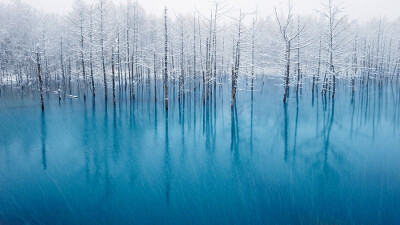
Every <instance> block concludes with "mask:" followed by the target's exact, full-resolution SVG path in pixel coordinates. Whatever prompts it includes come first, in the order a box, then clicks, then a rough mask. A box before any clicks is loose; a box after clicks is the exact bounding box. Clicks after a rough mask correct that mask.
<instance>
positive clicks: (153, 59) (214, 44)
mask: <svg viewBox="0 0 400 225" xmlns="http://www.w3.org/2000/svg"><path fill="white" fill-rule="evenodd" d="M294 7H295V6H294V5H293V2H292V1H287V2H285V3H284V4H282V5H281V6H279V7H274V6H273V5H271V11H270V12H257V11H255V12H243V11H241V10H240V9H231V8H229V7H227V6H226V4H225V3H222V2H220V3H218V2H217V3H216V4H215V5H214V7H212V8H210V10H209V12H208V13H204V12H198V11H194V12H189V13H188V14H185V15H182V14H179V15H178V14H175V13H174V12H173V11H172V10H168V8H167V7H166V8H165V10H164V12H162V13H163V16H160V17H155V16H149V15H147V14H146V12H145V10H144V9H143V8H142V7H141V6H140V3H138V2H133V1H129V0H128V1H127V2H126V3H125V4H120V5H116V4H114V3H113V2H112V1H109V0H96V1H94V2H93V4H86V3H85V2H84V1H83V0H76V1H75V2H74V4H73V8H72V10H71V11H70V12H69V13H67V14H66V15H54V14H46V13H42V12H39V11H37V10H34V9H33V8H32V7H30V6H29V5H26V4H23V3H21V2H20V1H18V0H16V1H13V2H12V3H11V4H7V5H4V4H3V5H1V4H0V75H1V76H0V77H1V81H0V82H1V84H3V85H4V84H8V85H14V86H19V87H26V86H30V85H35V84H38V86H40V89H41V93H42V92H43V91H46V90H47V91H48V90H50V89H51V90H52V91H53V90H56V91H59V92H71V90H72V87H71V86H76V85H75V84H77V85H78V86H79V88H80V89H81V91H82V93H83V95H84V98H85V99H86V96H87V95H92V96H96V85H95V84H101V86H103V87H102V88H103V90H104V92H105V96H103V97H105V99H107V98H110V96H111V92H112V93H113V99H114V102H115V89H117V90H118V89H119V88H123V87H125V89H127V90H128V92H129V96H130V98H131V99H135V93H136V88H137V87H138V86H140V85H148V86H151V85H153V86H154V87H152V89H151V90H152V91H151V93H152V94H153V93H154V98H155V99H156V98H157V91H158V92H160V93H163V95H162V96H163V98H164V99H163V100H164V101H165V102H166V108H168V86H171V85H173V86H175V87H177V90H179V94H178V97H179V99H180V98H181V97H184V96H185V93H189V92H191V91H193V90H202V93H203V96H208V94H209V93H212V89H213V88H214V90H215V86H216V85H220V84H223V83H225V84H229V85H231V87H232V96H231V100H232V104H233V103H234V101H235V95H236V92H237V91H240V90H246V91H255V89H256V88H255V86H256V85H257V84H256V83H255V82H256V81H257V78H260V77H266V76H269V77H276V78H277V79H281V80H282V82H281V84H282V88H283V90H284V96H283V101H286V99H287V92H288V91H289V89H294V90H295V91H296V93H297V92H298V90H299V89H301V88H302V85H303V84H304V83H305V81H309V82H310V84H311V85H312V91H313V92H314V91H315V90H316V89H318V92H319V94H324V95H329V96H330V97H331V98H334V97H335V91H336V87H335V85H336V81H337V80H338V79H340V80H343V81H346V82H348V84H349V88H352V89H353V92H354V91H355V89H356V87H357V85H368V84H369V83H372V82H373V83H374V84H376V85H382V84H383V83H386V82H398V80H399V76H400V68H399V66H400V65H399V63H400V40H399V37H400V29H399V28H400V26H399V25H400V21H399V20H395V21H388V20H385V19H384V18H377V19H374V20H370V21H368V22H359V21H357V20H356V19H353V18H352V17H351V14H347V13H346V10H345V9H343V8H342V7H341V5H340V4H338V3H336V2H334V1H333V0H326V1H324V4H321V6H319V8H316V10H315V13H314V14H313V15H309V16H304V15H301V16H300V15H296V14H294ZM157 84H158V85H157ZM160 84H162V85H160ZM160 86H161V87H160ZM97 87H98V86H97ZM157 88H158V89H157ZM104 92H103V91H102V93H104ZM149 94H150V93H149ZM42 95H43V94H42ZM204 98H205V97H203V99H204ZM42 99H43V97H42ZM156 100H157V99H156Z"/></svg>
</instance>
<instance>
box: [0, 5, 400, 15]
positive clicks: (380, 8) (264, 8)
mask: <svg viewBox="0 0 400 225" xmlns="http://www.w3.org/2000/svg"><path fill="white" fill-rule="evenodd" d="M11 1H13V0H0V3H9V2H11ZM73 1H74V0H21V2H24V3H27V4H30V5H32V6H33V7H35V8H37V9H38V10H43V11H45V12H51V13H66V12H68V11H69V10H70V9H71V7H72V3H73ZM84 1H86V2H88V3H91V2H93V1H92V0H84ZM225 1H226V2H227V3H228V4H229V5H230V6H229V8H231V7H232V8H233V9H239V8H241V9H242V10H244V11H245V12H252V11H255V10H256V9H257V10H258V12H259V15H261V16H267V15H271V13H272V12H273V6H274V5H276V6H279V4H286V1H285V0H283V1H282V0H225ZM326 1H327V0H293V3H294V8H295V12H296V13H299V14H311V13H315V12H314V10H315V9H320V8H321V2H326ZM114 2H115V3H116V4H118V3H119V2H126V0H114ZM336 2H337V3H338V2H342V6H343V7H344V8H345V12H346V13H347V14H349V15H350V16H351V17H352V18H357V19H361V20H368V19H372V18H377V17H379V16H380V15H381V16H382V18H386V19H389V20H394V19H397V18H398V17H399V13H398V12H399V7H400V1H399V0H345V1H340V0H337V1H336ZM214 3H215V1H212V0H211V1H207V0H139V4H140V5H142V6H143V7H144V8H145V10H146V12H148V13H151V14H155V15H161V14H162V13H163V9H164V7H165V6H168V9H169V10H172V11H175V12H176V13H191V12H193V11H194V10H196V9H198V10H199V11H200V12H208V10H209V9H210V7H212V6H213V5H214Z"/></svg>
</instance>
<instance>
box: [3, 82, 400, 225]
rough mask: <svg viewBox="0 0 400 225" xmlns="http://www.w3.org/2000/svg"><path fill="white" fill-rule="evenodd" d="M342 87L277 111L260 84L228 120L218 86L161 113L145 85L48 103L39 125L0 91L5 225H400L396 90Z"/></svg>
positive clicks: (12, 95)
mask: <svg viewBox="0 0 400 225" xmlns="http://www.w3.org/2000/svg"><path fill="white" fill-rule="evenodd" d="M258 82H259V83H260V82H262V81H258ZM346 85H348V84H347V83H343V84H340V83H339V84H338V90H337V95H336V98H335V100H334V101H333V100H331V99H330V98H328V97H327V98H324V97H323V96H321V94H320V93H319V92H318V93H317V94H314V95H312V94H311V90H310V87H309V86H307V85H305V86H304V87H303V90H302V91H301V93H299V96H298V97H296V95H295V91H294V90H291V93H290V98H289V102H288V104H283V103H282V90H281V89H282V87H279V86H278V85H274V82H273V81H269V80H265V85H263V86H258V87H257V88H256V89H257V90H256V91H255V92H254V93H253V94H252V93H250V92H247V91H242V92H239V93H238V99H237V103H236V106H235V107H234V109H233V110H232V109H231V106H230V90H229V89H228V86H229V85H225V86H222V87H217V92H216V95H215V98H214V96H213V97H211V99H210V103H206V104H205V105H203V103H202V99H201V94H195V95H193V94H187V96H186V99H185V101H184V103H183V104H179V103H178V101H177V100H176V96H175V98H174V97H172V96H171V97H170V98H171V100H170V110H169V111H168V113H166V112H165V111H164V110H163V108H164V106H163V102H162V101H161V98H160V96H161V94H162V93H159V95H160V96H159V99H158V100H157V102H154V97H152V95H150V96H148V95H147V91H148V90H147V88H146V87H145V88H143V89H139V90H138V93H142V95H139V94H138V96H137V98H136V100H135V101H130V100H129V98H126V97H124V96H125V94H124V92H123V91H122V93H118V94H117V104H116V106H115V107H114V106H113V104H112V101H110V99H111V98H110V97H109V101H108V103H105V102H104V98H103V97H102V95H101V93H98V95H97V97H96V100H93V99H92V98H91V97H90V96H89V98H88V99H87V100H86V101H84V100H83V98H82V96H81V95H79V97H78V99H70V98H64V97H63V99H62V100H61V101H58V97H57V95H54V94H52V93H51V92H49V93H47V94H46V95H45V101H46V104H45V107H46V109H45V112H44V113H42V112H41V110H40V101H39V95H38V93H37V91H36V90H31V91H28V90H24V91H22V90H19V89H14V90H12V89H10V87H3V90H2V92H1V96H0V224H400V216H399V215H400V204H399V202H400V163H399V162H400V147H399V146H400V132H399V128H400V126H399V125H400V122H399V121H400V113H399V102H400V101H399V100H400V94H399V93H400V90H399V88H398V85H392V84H386V86H385V87H384V88H376V87H375V88H374V87H373V86H372V85H371V86H370V87H369V88H368V89H365V88H357V90H356V92H355V94H354V96H352V94H351V89H350V88H348V87H347V86H346ZM98 90H99V89H98ZM159 90H161V89H159ZM171 95H173V94H171ZM143 96H144V97H143ZM146 96H147V97H146ZM188 96H189V97H188Z"/></svg>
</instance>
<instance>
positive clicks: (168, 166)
mask: <svg viewBox="0 0 400 225" xmlns="http://www.w3.org/2000/svg"><path fill="white" fill-rule="evenodd" d="M164 172H165V197H166V201H167V205H169V204H170V189H171V159H170V152H169V137H168V111H165V152H164Z"/></svg>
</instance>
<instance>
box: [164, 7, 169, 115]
mask: <svg viewBox="0 0 400 225" xmlns="http://www.w3.org/2000/svg"><path fill="white" fill-rule="evenodd" d="M164 25H165V33H164V37H165V45H164V50H165V56H164V89H165V97H164V100H165V110H166V111H168V30H167V7H165V11H164Z"/></svg>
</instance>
